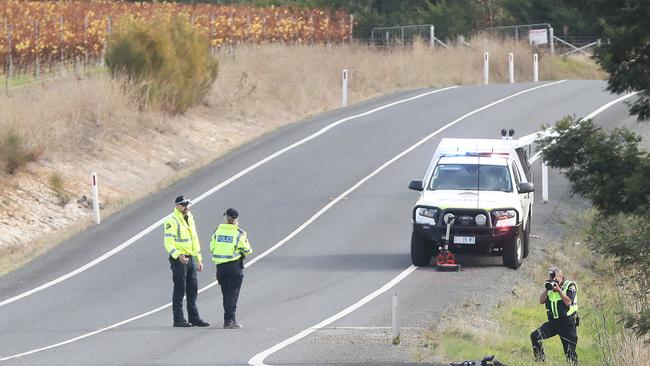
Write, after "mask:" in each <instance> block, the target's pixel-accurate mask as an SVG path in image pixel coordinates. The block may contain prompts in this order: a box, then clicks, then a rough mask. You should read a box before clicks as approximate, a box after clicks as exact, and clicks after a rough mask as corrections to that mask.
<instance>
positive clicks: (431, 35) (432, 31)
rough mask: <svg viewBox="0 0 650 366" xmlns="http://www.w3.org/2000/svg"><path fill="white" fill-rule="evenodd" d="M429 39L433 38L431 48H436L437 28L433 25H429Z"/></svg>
mask: <svg viewBox="0 0 650 366" xmlns="http://www.w3.org/2000/svg"><path fill="white" fill-rule="evenodd" d="M429 39H430V40H431V48H436V30H435V28H434V27H433V25H430V26H429Z"/></svg>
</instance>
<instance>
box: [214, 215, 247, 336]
mask: <svg viewBox="0 0 650 366" xmlns="http://www.w3.org/2000/svg"><path fill="white" fill-rule="evenodd" d="M223 215H224V216H225V223H223V224H220V225H219V227H217V229H216V230H215V232H214V234H213V235H212V240H211V241H210V251H211V252H212V261H213V262H214V263H215V264H216V265H217V281H219V286H221V293H222V294H223V310H224V315H223V327H224V328H226V329H237V328H241V327H242V326H241V325H240V324H239V323H237V321H236V320H235V312H236V311H237V300H238V299H239V290H240V289H241V285H242V281H243V279H244V257H246V256H247V255H249V254H251V253H252V252H253V250H252V249H251V246H250V244H249V242H248V237H247V235H246V232H245V231H244V230H242V229H240V228H239V223H238V221H237V217H239V213H238V212H237V210H235V209H234V208H229V209H228V210H226V212H225V213H224V214H223Z"/></svg>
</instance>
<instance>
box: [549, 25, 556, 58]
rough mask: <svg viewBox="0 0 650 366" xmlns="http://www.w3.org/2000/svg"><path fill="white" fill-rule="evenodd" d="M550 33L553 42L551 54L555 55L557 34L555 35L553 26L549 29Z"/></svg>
mask: <svg viewBox="0 0 650 366" xmlns="http://www.w3.org/2000/svg"><path fill="white" fill-rule="evenodd" d="M548 34H549V38H550V42H551V55H553V56H555V36H554V35H553V27H550V28H549V29H548Z"/></svg>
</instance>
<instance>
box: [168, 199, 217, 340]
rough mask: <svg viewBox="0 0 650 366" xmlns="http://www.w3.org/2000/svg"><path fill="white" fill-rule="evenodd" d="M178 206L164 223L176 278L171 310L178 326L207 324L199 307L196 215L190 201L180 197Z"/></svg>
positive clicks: (200, 266)
mask: <svg viewBox="0 0 650 366" xmlns="http://www.w3.org/2000/svg"><path fill="white" fill-rule="evenodd" d="M174 203H175V204H176V208H175V209H174V212H172V214H171V215H170V216H169V217H168V218H167V219H166V220H165V223H164V224H163V228H164V239H165V249H166V250H167V253H169V265H170V267H171V270H172V279H173V281H174V293H173V295H172V312H173V313H174V326H175V327H191V326H195V327H207V326H208V325H210V324H209V323H208V322H205V321H203V320H201V317H200V316H199V309H198V308H197V307H196V296H197V293H198V281H197V271H198V272H200V271H201V270H203V263H202V262H201V260H202V258H201V244H200V243H199V237H198V235H197V233H196V224H195V223H194V216H192V213H191V212H190V210H189V205H190V200H189V198H187V197H185V196H178V197H176V200H175V201H174ZM183 296H185V297H186V298H187V315H188V319H189V322H188V321H187V320H185V316H184V315H183Z"/></svg>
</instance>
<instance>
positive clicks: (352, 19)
mask: <svg viewBox="0 0 650 366" xmlns="http://www.w3.org/2000/svg"><path fill="white" fill-rule="evenodd" d="M353 31H354V14H350V43H352V36H353V34H354V33H353Z"/></svg>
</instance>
